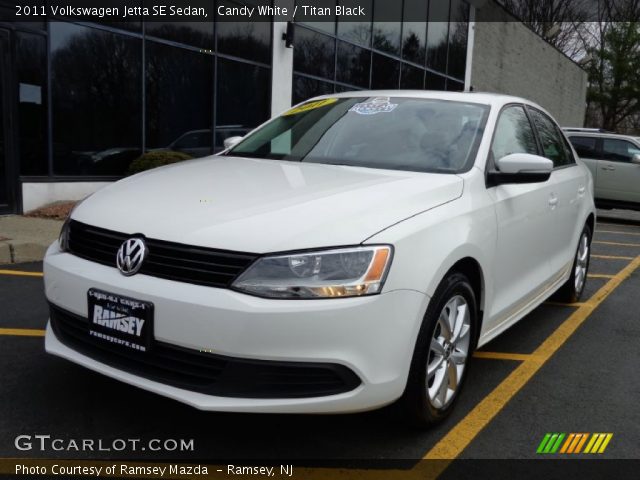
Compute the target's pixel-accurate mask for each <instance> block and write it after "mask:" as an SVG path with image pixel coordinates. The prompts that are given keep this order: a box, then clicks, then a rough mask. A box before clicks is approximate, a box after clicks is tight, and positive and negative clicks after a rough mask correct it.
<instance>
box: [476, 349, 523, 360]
mask: <svg viewBox="0 0 640 480" xmlns="http://www.w3.org/2000/svg"><path fill="white" fill-rule="evenodd" d="M473 356H474V358H486V359H489V360H515V361H516V362H524V361H525V360H532V358H531V355H530V354H527V353H507V352H483V351H481V350H478V351H477V352H475V353H474V354H473Z"/></svg>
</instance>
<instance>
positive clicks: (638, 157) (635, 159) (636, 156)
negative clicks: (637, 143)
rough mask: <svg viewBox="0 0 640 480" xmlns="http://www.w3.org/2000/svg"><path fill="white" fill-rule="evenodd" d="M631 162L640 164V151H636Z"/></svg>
mask: <svg viewBox="0 0 640 480" xmlns="http://www.w3.org/2000/svg"><path fill="white" fill-rule="evenodd" d="M631 163H634V164H636V165H640V153H636V154H634V155H633V156H632V157H631Z"/></svg>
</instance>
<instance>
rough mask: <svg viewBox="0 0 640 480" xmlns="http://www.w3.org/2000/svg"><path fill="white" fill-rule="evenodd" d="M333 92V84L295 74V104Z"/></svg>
mask: <svg viewBox="0 0 640 480" xmlns="http://www.w3.org/2000/svg"><path fill="white" fill-rule="evenodd" d="M332 92H333V85H332V84H331V83H327V82H321V81H319V80H315V79H313V78H308V77H303V76H302V75H294V76H293V104H294V105H295V104H297V103H300V102H303V101H305V100H307V99H309V98H312V97H317V96H318V95H326V94H328V93H332Z"/></svg>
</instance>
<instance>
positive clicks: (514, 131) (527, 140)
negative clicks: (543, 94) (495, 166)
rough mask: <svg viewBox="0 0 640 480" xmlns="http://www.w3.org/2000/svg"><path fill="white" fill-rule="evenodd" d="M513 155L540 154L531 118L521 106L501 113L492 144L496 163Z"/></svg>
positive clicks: (509, 108)
mask: <svg viewBox="0 0 640 480" xmlns="http://www.w3.org/2000/svg"><path fill="white" fill-rule="evenodd" d="M511 153H530V154H532V155H537V154H538V146H537V144H536V137H535V135H534V133H533V128H532V127H531V123H530V122H529V117H527V114H526V113H525V111H524V108H522V107H521V106H515V105H514V106H512V107H507V108H505V109H504V110H503V111H502V112H501V113H500V118H499V119H498V124H497V125H496V132H495V135H494V136H493V143H492V144H491V154H492V156H493V160H494V161H496V160H498V159H500V158H502V157H504V156H506V155H509V154H511Z"/></svg>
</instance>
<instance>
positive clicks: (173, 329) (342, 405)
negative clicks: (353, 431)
mask: <svg viewBox="0 0 640 480" xmlns="http://www.w3.org/2000/svg"><path fill="white" fill-rule="evenodd" d="M44 271H45V292H46V296H47V299H48V300H49V302H51V304H52V305H54V306H57V307H60V308H62V309H64V310H66V311H68V312H70V313H73V314H75V315H78V316H81V317H86V316H87V290H88V289H89V288H92V287H93V288H97V289H100V290H105V291H108V292H112V293H115V294H120V295H124V296H128V297H133V298H136V299H139V300H144V301H148V302H153V303H154V306H155V318H154V339H155V341H156V342H162V343H164V344H168V345H174V346H177V347H181V348H183V349H188V350H193V351H203V350H204V351H207V352H213V353H215V354H216V355H221V356H227V357H232V358H237V359H247V360H251V359H254V360H257V361H276V362H305V363H319V364H337V365H341V366H344V367H346V368H347V369H349V370H351V371H352V372H354V373H355V375H357V377H358V378H359V379H360V381H361V383H360V385H359V386H357V387H355V388H354V389H351V390H350V391H348V392H345V393H340V394H335V395H325V396H315V397H312V398H308V397H305V398H240V397H236V396H217V395H210V394H204V393H201V392H196V391H192V390H187V389H183V388H177V387H176V386H172V385H168V384H166V383H162V382H159V381H155V380H154V379H151V378H146V377H145V376H142V375H139V374H134V373H132V372H131V371H127V370H126V369H123V368H115V367H114V366H111V365H110V364H107V363H108V362H101V361H99V359H97V358H94V356H93V355H87V354H85V353H83V352H81V351H79V349H74V348H71V347H70V346H69V345H68V344H66V342H65V343H63V342H62V341H61V339H60V338H58V337H57V336H56V335H55V333H54V332H53V330H52V328H51V325H49V326H48V327H47V334H46V342H45V346H46V350H47V352H49V353H52V354H54V355H58V356H60V357H63V358H66V359H68V360H71V361H73V362H75V363H78V364H81V365H84V366H86V367H88V368H90V369H92V370H95V371H97V372H100V373H103V374H105V375H107V376H110V377H112V378H116V379H118V380H121V381H124V382H126V383H129V384H132V385H135V386H138V387H140V388H143V389H146V390H149V391H152V392H155V393H158V394H161V395H164V396H167V397H170V398H173V399H175V400H179V401H181V402H184V403H187V404H189V405H192V406H194V407H196V408H200V409H205V410H218V411H254V412H257V411H260V412H291V413H295V412H317V413H320V412H348V411H361V410H368V409H372V408H376V407H380V406H383V405H385V404H388V403H391V402H393V401H394V400H395V399H397V398H398V397H399V396H400V395H401V394H402V392H403V390H404V387H405V384H406V380H407V374H408V370H409V365H410V361H411V356H412V353H413V347H414V344H415V339H416V337H417V333H418V329H419V327H420V323H421V321H422V316H423V312H424V311H425V309H426V305H427V302H428V297H427V296H425V295H424V294H422V293H419V292H416V291H411V290H398V291H392V292H388V293H384V294H381V295H377V296H372V297H363V298H350V299H329V300H271V299H262V298H256V297H252V296H249V295H244V294H241V293H238V292H234V291H231V290H225V289H218V288H211V287H205V286H198V285H191V284H186V283H180V282H174V281H170V280H164V279H159V278H154V277H149V276H145V275H135V276H132V277H124V276H122V275H121V274H120V273H119V272H118V271H117V270H116V269H115V268H112V267H108V266H104V265H99V264H96V263H93V262H89V261H87V260H83V259H81V258H78V257H75V256H73V255H70V254H67V253H62V252H60V251H59V250H58V248H57V245H56V244H54V245H52V246H51V247H50V248H49V250H48V252H47V256H46V258H45V264H44Z"/></svg>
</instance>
